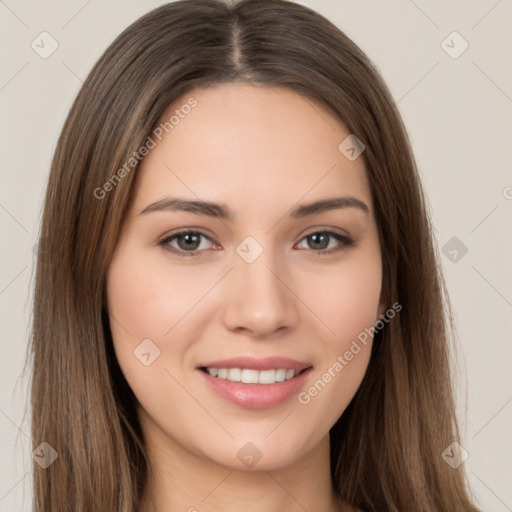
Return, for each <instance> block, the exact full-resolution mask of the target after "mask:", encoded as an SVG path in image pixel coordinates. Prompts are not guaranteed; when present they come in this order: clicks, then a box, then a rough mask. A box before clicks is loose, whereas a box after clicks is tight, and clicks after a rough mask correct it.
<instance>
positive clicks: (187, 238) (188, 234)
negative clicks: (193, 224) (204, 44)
mask: <svg viewBox="0 0 512 512" xmlns="http://www.w3.org/2000/svg"><path fill="white" fill-rule="evenodd" d="M201 238H205V239H207V240H210V241H211V238H209V237H207V236H206V235H205V234H203V233H201V232H199V231H180V232H178V233H174V234H173V235H171V236H168V237H166V238H164V239H163V240H162V241H161V242H159V244H158V245H161V246H162V247H164V249H166V250H167V251H170V252H172V253H174V254H176V256H179V257H185V258H186V257H196V256H199V254H198V252H199V247H201ZM175 240H176V242H177V244H178V247H177V248H176V247H175V246H173V245H171V242H174V241H175ZM203 248H204V247H203ZM187 253H189V254H187Z"/></svg>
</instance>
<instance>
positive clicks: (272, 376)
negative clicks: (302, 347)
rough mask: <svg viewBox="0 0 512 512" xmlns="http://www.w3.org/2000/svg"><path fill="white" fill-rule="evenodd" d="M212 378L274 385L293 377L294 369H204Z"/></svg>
mask: <svg viewBox="0 0 512 512" xmlns="http://www.w3.org/2000/svg"><path fill="white" fill-rule="evenodd" d="M204 371H207V372H208V373H209V374H210V375H211V376H212V377H217V378H218V379H224V380H229V381H231V382H243V383H244V384H275V383H276V382H284V381H285V380H290V379H293V378H294V377H295V370H294V369H286V368H278V369H271V370H261V371H258V370H253V369H250V368H215V367H213V368H204Z"/></svg>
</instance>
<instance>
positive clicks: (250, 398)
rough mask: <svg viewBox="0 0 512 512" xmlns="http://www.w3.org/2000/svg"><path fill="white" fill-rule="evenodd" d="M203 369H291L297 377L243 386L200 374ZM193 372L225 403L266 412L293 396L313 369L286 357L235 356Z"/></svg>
mask: <svg viewBox="0 0 512 512" xmlns="http://www.w3.org/2000/svg"><path fill="white" fill-rule="evenodd" d="M206 367H210V368H212V367H215V368H247V369H251V370H270V369H272V368H283V369H287V370H289V369H294V370H295V372H296V373H297V375H296V376H295V377H293V379H290V380H285V381H283V382H276V383H275V384H244V383H243V382H232V381H230V380H227V379H219V378H217V377H213V376H212V375H210V374H209V373H208V372H206V371H204V368H206ZM196 370H197V371H198V373H199V375H200V377H201V378H202V379H204V382H205V383H206V385H207V386H208V387H209V389H211V390H212V391H214V392H215V393H216V394H217V395H219V396H221V397H223V398H224V399H225V400H227V401H228V402H230V403H232V404H234V405H237V406H239V407H243V408H245V409H269V408H271V407H276V406H277V405H280V404H282V403H283V402H285V401H286V400H289V399H290V398H291V397H292V396H293V395H295V394H296V393H297V392H298V391H299V390H300V389H301V388H302V387H303V386H304V383H305V382H306V379H307V378H308V376H309V374H310V373H311V371H312V370H313V367H312V365H311V364H309V363H304V362H300V361H296V360H293V359H289V358H286V357H267V358H264V359H255V358H251V357H238V358H234V359H225V360H221V361H212V362H208V363H205V364H200V365H198V367H197V368H196ZM299 372H300V373H299Z"/></svg>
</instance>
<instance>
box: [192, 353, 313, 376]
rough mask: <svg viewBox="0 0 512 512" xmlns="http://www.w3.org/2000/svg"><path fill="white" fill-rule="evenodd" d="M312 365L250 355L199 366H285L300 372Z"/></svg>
mask: <svg viewBox="0 0 512 512" xmlns="http://www.w3.org/2000/svg"><path fill="white" fill-rule="evenodd" d="M310 366H312V365H311V364H310V363H305V362H302V361H297V360H295V359H290V358H289V357H275V356H274V357H264V358H255V357H250V356H241V357H234V358H231V359H221V360H218V361H208V362H206V363H201V364H199V365H198V366H197V367H198V368H247V369H250V370H272V369H276V370H277V369H279V368H283V369H286V370H290V369H293V370H295V373H296V374H298V373H300V372H301V371H302V370H305V369H306V368H309V367H310Z"/></svg>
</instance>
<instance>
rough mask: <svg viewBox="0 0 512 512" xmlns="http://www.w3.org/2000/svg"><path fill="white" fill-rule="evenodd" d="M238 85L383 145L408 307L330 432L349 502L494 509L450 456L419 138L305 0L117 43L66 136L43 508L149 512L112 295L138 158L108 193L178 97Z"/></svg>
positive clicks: (200, 6) (169, 14) (399, 277)
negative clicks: (143, 509) (110, 274)
mask: <svg viewBox="0 0 512 512" xmlns="http://www.w3.org/2000/svg"><path fill="white" fill-rule="evenodd" d="M236 81H243V82H251V83H261V84H266V85H269V86H274V87H286V88H289V89H292V90H294V91H295V92H297V93H300V94H302V95H303V96H304V97H306V98H308V99H309V100H311V101H312V102H316V103H317V104H320V105H322V106H323V107H324V108H326V109H329V110H330V111H331V112H333V113H334V114H335V115H336V116H337V117H338V119H339V120H340V121H341V122H342V123H344V125H345V126H346V127H347V128H348V130H349V131H350V133H353V134H355V135H356V136H357V138H359V139H360V140H361V141H363V142H364V144H365V146H366V150H365V151H364V153H363V158H364V161H365V165H366V169H367V175H368V179H369V182H370V186H371V191H372V198H373V203H374V207H375V212H376V218H377V225H378V230H379V237H380V243H381V249H382V265H383V294H384V296H383V298H384V300H385V303H386V304H389V305H390V304H393V303H395V302H397V303H399V304H401V305H402V310H401V312H400V314H399V315H397V318H396V319H395V320H393V321H392V322H390V323H389V324H387V325H386V326H385V327H384V329H382V330H380V331H379V332H378V333H377V334H376V335H375V339H374V344H373V348H372V355H371V359H370V363H369V367H368V370H367V373H366V375H365V377H364V379H363V382H362V384H361V386H360V388H359V390H358V391H357V393H356V395H355V396H354V398H353V400H352V401H351V403H350V405H349V406H348V408H347V409H346V411H345V412H344V413H343V415H342V416H341V417H340V418H339V420H338V421H337V423H336V424H335V425H334V426H333V428H332V429H331V431H330V440H331V474H332V482H333V487H334V489H335V491H336V493H337V495H338V496H339V497H340V498H342V499H343V500H345V501H347V502H348V503H350V504H352V505H354V506H357V507H360V508H361V509H363V510H365V511H375V512H377V511H378V512H384V511H393V512H434V511H435V512H453V511H454V510H456V511H458V512H466V511H467V512H469V511H471V512H475V511H477V508H476V507H475V506H474V505H472V504H471V500H470V498H469V492H468V488H467V482H466V476H465V473H464V466H463V465H462V466H460V467H458V468H457V469H453V468H452V467H450V466H449V465H448V464H446V463H445V461H444V460H443V458H442V453H443V451H444V450H445V449H446V448H447V447H448V446H449V445H450V444H451V443H452V442H456V441H458V439H459V434H458V427H457V423H456V418H455V413H454V401H453V389H452V384H451V380H450V367H449V355H450V351H449V344H448V343H449V340H450V336H451V334H452V331H453V324H452V321H451V313H450V307H449V300H448V298H447V297H446V291H445V285H444V281H443V276H442V274H441V273H440V265H439V262H438V258H439V255H438V253H437V250H436V245H435V242H434V238H433V234H432V227H431V225H430V220H429V218H430V216H429V212H428V207H427V203H426V200H425V198H424V196H423V192H422V188H421V184H420V180H419V176H418V171H417V168H416V164H415V161H414V157H413V154H412V151H411V147H410V143H409V140H408V136H407V133H406V130H405V128H404V125H403V123H402V120H401V117H400V115H399V112H398V110H397V107H396V105H395V103H394V101H393V99H392V96H391V94H390V92H389V90H388V88H387V87H386V85H385V83H384V82H383V80H382V78H381V76H380V74H379V73H378V71H377V70H376V69H375V67H374V66H373V64H372V63H371V62H370V60H369V59H368V58H367V57H366V55H365V54H364V53H363V52H362V51H361V50H360V49H359V48H358V47H357V46H356V45H355V44H354V43H353V42H352V41H351V40H350V39H349V38H348V37H347V36H346V35H345V34H344V33H343V32H342V31H340V30H339V29H338V28H337V27H336V26H335V25H334V24H332V23H331V22H330V21H328V20H327V19H325V18H324V17H322V16H321V15H319V14H318V13H316V12H314V11H313V10H311V9H308V8H306V7H304V6H302V5H298V4H294V3H292V2H288V1H285V0H241V1H239V2H231V3H228V2H223V1H219V0H182V1H177V2H173V3H168V4H165V5H163V6H161V7H159V8H157V9H155V10H153V11H151V12H149V13H148V14H146V15H145V16H143V17H141V18H140V19H138V20H137V21H136V22H135V23H133V24H132V25H131V26H129V27H128V28H127V29H126V30H125V31H124V32H123V33H121V34H120V35H119V36H118V37H117V38H116V39H115V41H114V42H113V43H112V44H111V46H110V47H109V48H108V49H107V50H106V51H105V53H104V54H103V56H102V57H101V58H100V59H99V61H98V62H97V63H96V65H95V66H94V68H93V69H92V71H91V73H90V74H89V76H88V77H87V79H86V81H85V82H84V84H83V87H82V88H81V90H80V92H79V94H78V96H77V98H76V100H75V102H74V104H73V106H72V108H71V110H70V112H69V115H68V118H67V120H66V122H65V125H64V127H63V130H62V133H61V135H60V138H59V140H58V144H57V148H56V151H55V155H54V158H53V162H52V167H51V173H50V178H49V183H48V188H47V193H46V201H45V206H44V212H43V219H42V226H41V233H40V241H39V253H38V260H37V271H36V279H35V294H34V316H33V329H32V339H31V344H30V349H31V352H30V356H31V358H32V364H33V376H32V384H31V405H32V441H33V445H34V447H36V446H39V445H40V444H41V443H42V442H47V443H48V444H49V445H50V446H51V447H52V448H53V449H54V450H55V452H56V453H57V454H58V459H57V460H56V461H55V462H54V463H53V464H51V465H49V466H48V467H47V468H46V469H44V468H42V467H41V466H40V465H39V464H37V463H34V468H33V471H34V472H33V476H34V512H49V511H51V512H64V511H73V512H76V511H77V510H78V511H80V512H93V511H95V512H99V511H102V512H104V511H106V510H108V511H123V512H134V511H136V510H137V507H138V504H139V503H140V498H141V494H142V492H143V490H144V486H145V483H146V479H147V475H148V459H147V456H146V452H145V445H144V442H143V438H142V433H141V429H140V426H139V423H138V419H137V415H136V413H135V397H134V395H133V392H132V391H131V389H130V388H129V386H128V384H127V382H126V380H125V378H124V375H123V374H122V372H121V370H120V368H119V365H118V364H117V361H116V358H115V354H114V352H113V347H112V338H111V333H110V327H109V321H108V315H107V309H106V307H107V306H106V300H105V299H106V296H105V275H106V271H107V268H108V265H109V262H110V258H111V255H112V252H113V249H114V247H115V245H116V241H117V236H118V233H119V230H120V225H121V222H122V220H123V217H124V214H125V211H126V208H127V205H128V203H129V200H130V194H131V190H132V185H133V183H134V179H135V175H136V171H137V169H136V165H135V166H134V167H133V169H128V170H126V168H125V172H124V173H122V174H123V177H122V179H118V180H116V182H115V186H110V187H104V188H102V187H103V186H104V184H105V183H107V182H109V180H112V177H113V176H115V175H116V173H119V170H120V169H121V168H123V166H124V164H125V162H126V161H127V160H129V158H130V157H131V156H132V155H133V154H134V153H137V150H138V149H139V148H141V147H142V146H143V145H144V143H145V141H146V140H147V137H148V136H149V134H150V133H151V132H152V130H153V129H154V127H155V126H156V124H157V122H158V120H159V119H160V118H161V116H162V114H163V113H164V111H165V110H166V108H167V107H168V106H169V104H171V103H172V102H173V101H175V100H176V99H178V98H180V97H183V95H185V94H187V93H188V92H190V91H192V90H193V89H194V88H195V87H208V86H211V85H214V84H217V83H222V82H236ZM117 176H119V174H117ZM110 183H113V182H112V181H110ZM99 189H101V190H102V191H101V194H99V193H98V190H99ZM99 196H101V197H99Z"/></svg>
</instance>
